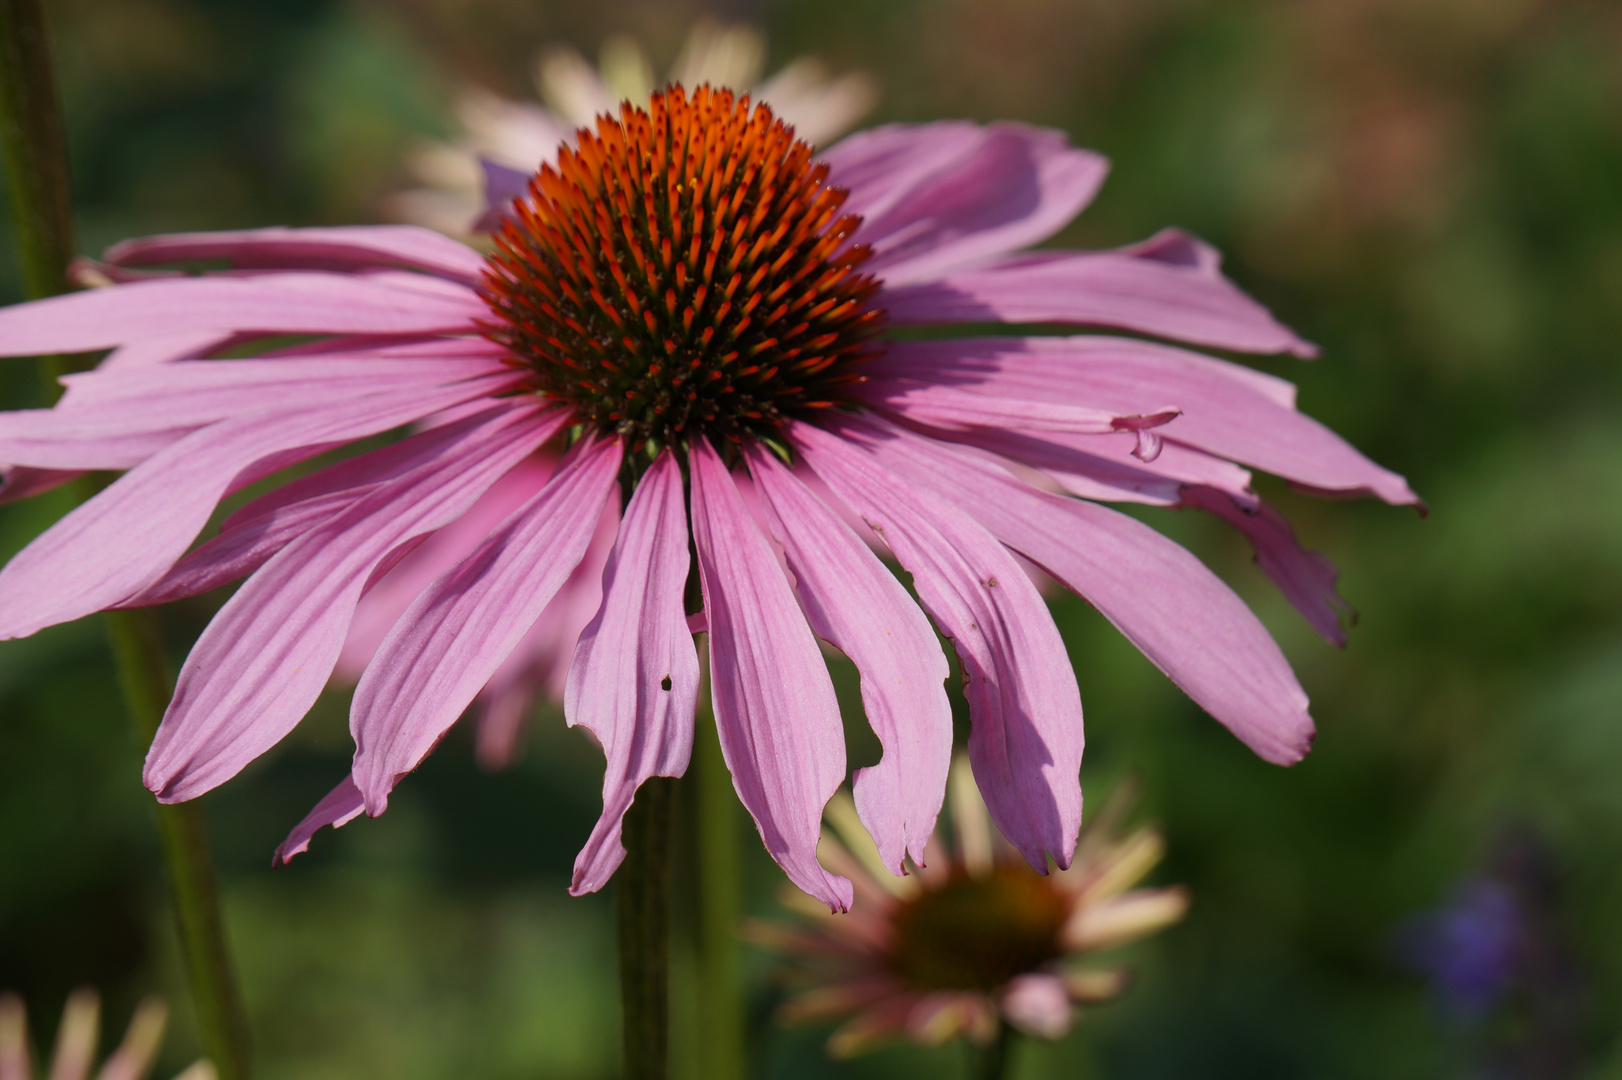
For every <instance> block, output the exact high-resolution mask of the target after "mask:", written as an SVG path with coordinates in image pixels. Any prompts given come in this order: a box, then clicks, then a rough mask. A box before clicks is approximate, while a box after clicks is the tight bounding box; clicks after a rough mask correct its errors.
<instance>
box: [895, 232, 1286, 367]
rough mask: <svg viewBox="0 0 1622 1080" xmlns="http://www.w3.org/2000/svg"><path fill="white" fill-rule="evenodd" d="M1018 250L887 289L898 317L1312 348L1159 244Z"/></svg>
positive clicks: (1222, 281) (1212, 274)
mask: <svg viewBox="0 0 1622 1080" xmlns="http://www.w3.org/2000/svg"><path fill="white" fill-rule="evenodd" d="M1145 250H1146V246H1140V247H1139V248H1137V249H1133V248H1126V249H1122V250H1119V251H1074V252H1071V251H1066V252H1043V253H1034V254H1026V255H1016V256H1013V257H1011V258H1008V259H1005V260H1003V261H1001V262H998V263H994V264H992V265H990V266H983V267H977V268H974V269H968V270H958V271H954V272H952V273H950V274H947V275H946V276H944V277H942V278H940V279H939V280H935V281H922V282H916V283H911V284H905V285H902V286H900V287H898V288H886V289H885V290H884V294H883V298H882V301H881V302H882V303H883V305H884V307H885V309H886V310H887V311H888V312H889V318H890V321H891V322H892V323H894V324H897V325H907V324H920V323H956V322H1009V323H1074V324H1079V325H1083V326H1113V327H1119V328H1121V329H1123V330H1133V331H1137V332H1139V333H1144V334H1153V335H1155V336H1157V337H1166V338H1171V339H1173V340H1175V341H1187V342H1191V343H1193V344H1195V345H1210V346H1213V347H1215V348H1219V349H1234V350H1237V351H1239V352H1257V353H1275V352H1284V353H1291V354H1293V355H1295V356H1316V355H1317V354H1318V349H1317V346H1315V345H1312V344H1311V343H1309V342H1306V341H1303V340H1302V339H1301V338H1299V337H1297V336H1296V335H1295V334H1294V333H1293V332H1291V331H1290V329H1289V328H1288V327H1286V326H1284V325H1283V324H1282V323H1280V322H1278V321H1277V320H1276V319H1274V318H1273V316H1272V315H1271V314H1270V313H1269V312H1268V311H1267V309H1266V308H1264V307H1262V306H1261V305H1260V304H1258V303H1257V302H1256V301H1254V300H1252V299H1251V298H1250V297H1248V296H1246V295H1245V294H1244V293H1243V292H1242V291H1240V289H1239V288H1238V287H1237V286H1236V285H1234V284H1233V282H1231V281H1229V280H1228V279H1227V278H1225V277H1223V276H1222V275H1221V274H1220V273H1219V272H1217V270H1216V268H1215V267H1214V266H1211V265H1200V264H1197V263H1195V264H1186V263H1179V262H1176V261H1168V260H1167V259H1165V258H1163V257H1159V256H1161V255H1163V254H1164V252H1163V251H1161V250H1160V249H1158V248H1147V250H1148V251H1149V252H1150V254H1145Z"/></svg>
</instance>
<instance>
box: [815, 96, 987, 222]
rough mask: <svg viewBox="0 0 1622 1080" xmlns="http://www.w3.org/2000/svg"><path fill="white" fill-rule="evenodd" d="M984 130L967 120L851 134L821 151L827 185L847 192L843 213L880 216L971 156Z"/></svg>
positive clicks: (885, 126)
mask: <svg viewBox="0 0 1622 1080" xmlns="http://www.w3.org/2000/svg"><path fill="white" fill-rule="evenodd" d="M985 138H986V132H985V128H983V127H981V126H980V125H979V124H976V123H974V122H972V121H969V120H940V121H936V122H934V123H930V124H885V125H883V126H881V127H875V128H868V129H867V130H865V131H858V132H856V133H855V134H853V135H849V136H847V137H845V138H844V139H841V140H840V141H839V142H837V143H835V144H834V145H832V146H830V147H828V148H826V149H824V150H822V151H821V152H820V153H819V154H818V157H820V158H821V159H822V160H824V161H826V162H827V163H828V170H829V176H828V179H829V182H830V183H832V184H836V185H838V186H839V187H842V188H844V189H845V190H847V191H848V192H850V195H849V197H848V198H847V199H846V200H845V205H844V211H845V212H846V213H851V214H859V215H861V216H862V218H864V219H867V218H873V217H877V216H879V215H881V214H883V213H884V212H885V211H887V210H889V209H890V208H891V207H893V206H894V205H895V204H896V202H897V201H898V200H899V199H901V198H902V197H903V196H905V195H906V194H907V193H908V192H909V191H911V190H912V189H913V188H915V187H917V186H918V184H919V183H921V182H922V181H923V180H924V179H925V178H927V177H929V176H931V175H932V174H934V173H936V172H939V171H940V170H942V169H946V168H948V167H949V166H951V165H953V164H954V163H957V162H961V161H962V160H964V159H965V158H968V157H970V156H971V155H972V154H973V153H974V151H975V149H976V148H977V147H979V146H980V145H981V144H982V143H984V142H985Z"/></svg>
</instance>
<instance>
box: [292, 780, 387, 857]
mask: <svg viewBox="0 0 1622 1080" xmlns="http://www.w3.org/2000/svg"><path fill="white" fill-rule="evenodd" d="M365 809H367V804H365V803H363V801H362V798H360V788H357V786H355V782H354V780H352V778H350V777H344V778H342V780H339V782H337V786H336V788H333V790H331V791H328V793H326V795H324V796H321V801H320V803H316V804H315V809H311V811H310V812H308V814H305V817H303V821H300V822H298V824H297V825H294V830H292V832H289V834H287V838H285V840H282V842H281V845H279V846H277V848H276V855H274V856H271V866H285V864H287V861H289V859H292V856H295V855H303V853H305V851H308V850H310V840H311V838H313V837H315V834H316V832H320V830H321V827H323V825H331V827H333V829H337V827H341V825H347V824H349V822H352V821H355V819H357V817H360V814H362V811H365Z"/></svg>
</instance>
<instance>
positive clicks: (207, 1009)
mask: <svg viewBox="0 0 1622 1080" xmlns="http://www.w3.org/2000/svg"><path fill="white" fill-rule="evenodd" d="M0 156H3V158H4V161H5V166H6V178H7V182H8V184H9V187H10V189H11V208H12V217H13V221H14V223H15V228H16V234H17V252H18V258H19V261H20V262H21V264H22V271H23V286H24V288H25V290H26V292H27V294H28V296H29V297H30V298H32V299H39V298H42V297H47V296H54V295H56V294H58V293H62V292H66V291H67V289H68V281H67V269H68V262H69V260H70V259H72V257H73V247H74V239H73V204H72V196H71V193H70V189H69V179H68V155H67V141H66V138H65V137H64V135H63V131H62V118H61V114H60V112H59V110H58V108H57V101H56V84H55V79H54V78H53V76H52V72H51V56H50V45H49V42H48V40H47V37H46V28H45V15H44V11H43V9H42V7H41V5H40V0H0ZM40 368H41V375H42V377H43V379H44V382H45V385H46V388H47V392H48V394H50V395H51V396H53V397H54V395H55V392H56V377H57V376H58V375H60V374H61V373H62V372H63V370H65V368H66V365H65V363H64V362H63V360H62V358H60V357H52V356H47V357H41V358H40ZM86 494H89V491H88V490H86ZM105 619H106V626H107V632H108V636H109V638H110V639H111V643H112V647H113V657H114V661H115V663H116V665H117V667H118V674H119V684H120V686H121V687H122V689H123V693H124V703H125V706H126V708H127V709H128V712H129V715H130V720H131V723H132V725H133V726H134V728H135V731H136V734H137V737H138V738H139V740H140V745H141V746H143V747H144V746H147V745H148V744H150V743H151V741H152V736H153V734H154V733H155V732H156V731H157V729H158V722H159V721H160V720H161V719H162V718H163V710H164V707H165V705H166V704H167V702H168V700H169V692H170V679H169V669H168V663H167V660H166V658H165V656H164V648H163V638H162V634H161V632H160V630H159V628H158V624H157V621H156V620H155V619H154V617H153V615H152V613H151V612H148V611H125V612H109V613H108V614H107V615H106V616H105ZM157 815H158V826H159V830H160V832H161V833H162V836H163V850H164V859H165V862H166V863H167V865H168V870H169V883H170V888H171V892H172V894H173V899H174V905H175V916H176V921H177V922H178V924H179V931H180V942H181V947H182V949H183V951H184V953H185V959H186V970H187V974H188V975H189V977H190V981H191V989H192V996H193V998H194V999H195V1001H196V1004H197V1014H198V1015H197V1018H198V1027H199V1029H200V1031H201V1033H202V1038H203V1049H204V1051H205V1052H206V1053H207V1054H208V1056H209V1057H210V1058H211V1059H212V1060H213V1062H214V1066H215V1068H216V1070H217V1071H218V1073H219V1076H220V1078H221V1080H248V1038H247V1021H246V1017H245V1014H244V1012H243V1009H242V999H241V996H240V994H239V993H238V990H237V983H236V977H235V974H234V973H233V970H232V966H231V958H230V953H229V951H228V949H227V948H226V941H225V924H224V921H223V919H222V918H221V916H220V904H219V893H218V887H217V885H216V883H215V874H214V859H213V854H212V853H211V851H210V850H209V845H208V830H207V829H206V827H205V826H204V822H203V816H202V808H201V807H200V806H198V805H197V804H196V803H186V804H182V805H179V806H162V805H159V806H158V807H157Z"/></svg>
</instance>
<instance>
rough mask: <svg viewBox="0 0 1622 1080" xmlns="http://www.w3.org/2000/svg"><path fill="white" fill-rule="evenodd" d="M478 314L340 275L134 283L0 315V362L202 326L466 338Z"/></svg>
mask: <svg viewBox="0 0 1622 1080" xmlns="http://www.w3.org/2000/svg"><path fill="white" fill-rule="evenodd" d="M485 313H486V309H485V307H484V303H483V301H481V300H480V299H479V298H478V296H477V295H476V294H474V293H473V292H472V291H471V290H468V291H467V295H466V299H465V300H453V299H451V298H449V297H445V298H438V297H430V296H426V295H420V294H413V293H410V292H407V291H404V290H402V289H397V288H391V287H389V286H387V285H384V284H379V283H376V282H371V281H366V280H363V279H361V278H357V277H352V276H349V275H345V274H318V273H302V274H300V273H289V274H267V275H265V276H262V277H255V278H231V277H187V278H163V279H159V280H156V281H137V282H133V283H131V284H128V285H114V286H111V287H109V288H105V289H91V290H89V291H87V292H78V293H71V294H69V295H67V296H55V297H51V298H50V299H48V300H36V301H34V302H32V303H28V304H18V305H16V306H15V307H9V308H3V309H0V356H31V355H34V354H37V353H50V352H89V351H90V350H92V349H105V348H109V347H111V346H114V345H123V344H125V343H126V342H133V341H139V340H141V339H143V338H152V337H173V336H175V335H177V334H180V333H189V332H191V331H194V330H195V331H204V330H219V331H225V330H257V331H262V332H265V333H290V334H431V333H447V334H453V333H467V332H469V331H470V330H472V329H473V320H474V319H476V318H479V317H481V316H482V315H483V314H485Z"/></svg>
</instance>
